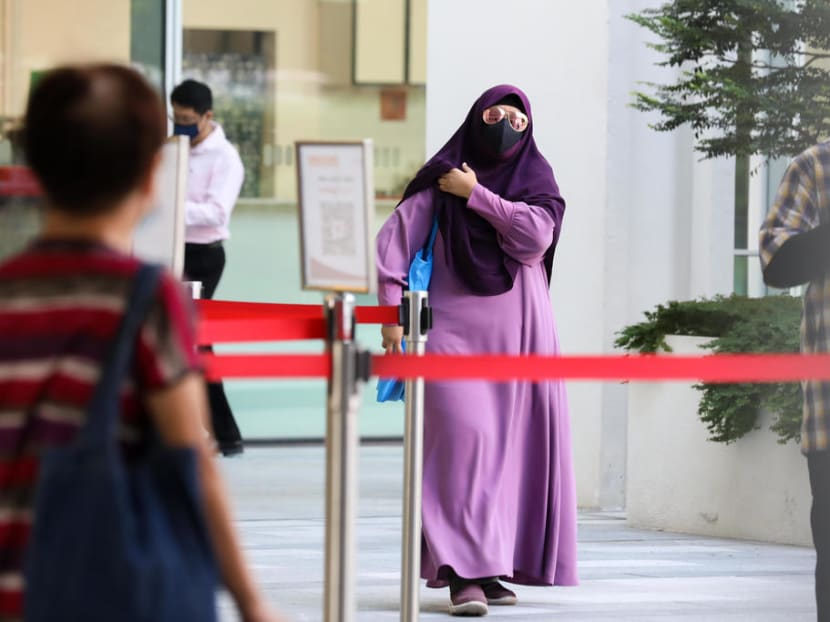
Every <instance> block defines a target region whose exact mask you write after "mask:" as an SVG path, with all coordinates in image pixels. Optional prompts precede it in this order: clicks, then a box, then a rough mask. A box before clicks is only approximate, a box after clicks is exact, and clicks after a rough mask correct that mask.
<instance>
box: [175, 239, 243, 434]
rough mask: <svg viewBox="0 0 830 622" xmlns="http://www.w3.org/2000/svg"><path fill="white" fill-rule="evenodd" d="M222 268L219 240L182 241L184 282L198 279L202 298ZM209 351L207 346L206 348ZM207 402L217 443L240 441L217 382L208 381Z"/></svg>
mask: <svg viewBox="0 0 830 622" xmlns="http://www.w3.org/2000/svg"><path fill="white" fill-rule="evenodd" d="M224 270H225V249H224V247H223V246H222V244H221V243H215V244H185V245H184V273H185V278H186V280H188V281H201V282H202V298H207V299H211V298H213V294H214V292H215V291H216V287H217V285H219V279H221V278H222V272H223V271H224ZM207 349H208V350H210V347H208V348H207ZM207 388H208V401H209V403H210V419H211V423H212V424H213V433H214V435H215V436H216V441H217V442H218V443H219V446H220V447H222V446H224V445H232V444H234V443H238V442H239V441H241V440H242V436H241V435H240V433H239V427H238V426H237V425H236V420H235V419H234V418H233V413H232V412H231V406H230V404H229V403H228V398H227V397H226V396H225V388H224V387H223V386H222V383H221V382H209V383H208V385H207Z"/></svg>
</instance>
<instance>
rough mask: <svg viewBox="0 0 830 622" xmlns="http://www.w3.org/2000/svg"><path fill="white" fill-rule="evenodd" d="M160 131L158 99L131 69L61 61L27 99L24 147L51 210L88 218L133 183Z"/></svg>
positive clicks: (163, 128)
mask: <svg viewBox="0 0 830 622" xmlns="http://www.w3.org/2000/svg"><path fill="white" fill-rule="evenodd" d="M166 134H167V122H166V118H165V114H164V105H163V102H162V100H161V97H160V96H159V95H158V94H157V93H156V91H154V90H153V87H151V86H150V85H149V84H148V83H147V81H146V80H145V79H144V78H142V77H141V75H139V74H138V73H137V72H136V71H135V70H133V69H130V68H129V67H124V66H121V65H112V64H96V65H82V66H67V67H61V68H58V69H54V70H52V71H50V72H49V73H48V74H46V75H45V76H44V77H43V78H42V79H41V80H39V81H38V83H37V86H35V88H34V89H33V91H32V93H31V95H30V96H29V102H28V105H27V107H26V117H25V120H24V127H23V149H24V152H25V156H26V160H27V163H28V164H29V166H30V167H31V168H32V170H33V171H34V173H35V175H36V176H37V178H38V179H39V180H40V183H41V185H42V186H43V190H44V192H45V194H46V196H47V198H48V199H49V200H50V201H51V202H52V203H53V204H54V206H55V207H56V208H58V209H61V210H62V211H66V212H72V213H74V214H78V215H92V214H97V213H103V212H106V211H108V210H110V209H112V207H114V205H115V203H117V202H118V201H119V200H121V199H123V198H124V197H126V196H127V195H128V194H129V193H130V192H132V191H133V190H134V189H136V188H137V187H138V185H139V184H140V183H141V181H142V180H143V179H144V178H145V177H146V175H147V174H148V173H149V172H150V168H151V166H152V163H153V160H154V158H155V157H156V154H157V153H158V151H159V149H160V148H161V145H162V144H163V143H164V139H165V136H166Z"/></svg>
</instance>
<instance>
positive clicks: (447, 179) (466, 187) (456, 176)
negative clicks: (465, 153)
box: [438, 162, 478, 199]
mask: <svg viewBox="0 0 830 622" xmlns="http://www.w3.org/2000/svg"><path fill="white" fill-rule="evenodd" d="M461 169H462V170H459V169H457V168H454V169H451V170H450V171H448V172H447V173H446V174H444V175H442V176H441V177H439V178H438V187H439V188H440V189H441V191H442V192H448V193H450V194H454V195H455V196H457V197H461V198H462V199H469V198H470V194H472V192H473V188H475V186H476V184H477V183H478V178H477V177H476V174H475V172H474V171H473V169H471V168H470V167H469V166H467V163H466V162H464V163H463V164H462V165H461Z"/></svg>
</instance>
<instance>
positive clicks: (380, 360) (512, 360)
mask: <svg viewBox="0 0 830 622" xmlns="http://www.w3.org/2000/svg"><path fill="white" fill-rule="evenodd" d="M203 361H204V364H205V368H206V371H207V375H208V378H210V379H219V378H328V377H329V370H330V365H329V362H328V357H327V356H326V355H325V354H303V355H277V354H251V355H248V354H234V355H221V356H216V355H211V354H208V355H205V357H204V359H203ZM372 375H374V376H379V377H386V378H424V379H426V380H465V379H467V380H469V379H478V380H492V381H500V380H528V381H540V380H551V379H554V378H561V379H565V380H593V381H608V380H615V381H629V380H631V381H646V382H653V381H670V380H674V381H689V380H694V381H701V382H719V383H723V382H798V381H800V380H805V379H814V380H830V355H799V354H763V355H762V354H710V355H706V356H678V355H653V354H651V355H640V356H618V355H606V356H506V355H504V356H503V355H485V356H482V355H478V356H476V355H450V354H426V355H424V356H383V355H379V356H373V357H372Z"/></svg>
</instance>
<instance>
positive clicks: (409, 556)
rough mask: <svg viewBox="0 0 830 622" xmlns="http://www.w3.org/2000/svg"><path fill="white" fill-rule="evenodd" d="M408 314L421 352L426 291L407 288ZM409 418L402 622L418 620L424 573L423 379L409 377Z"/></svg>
mask: <svg viewBox="0 0 830 622" xmlns="http://www.w3.org/2000/svg"><path fill="white" fill-rule="evenodd" d="M406 298H407V299H408V300H409V318H408V326H407V327H405V328H406V329H407V330H406V331H405V332H406V333H407V337H406V351H407V354H409V355H412V356H421V355H423V354H424V352H425V350H426V341H427V334H426V331H427V328H428V326H427V325H426V324H424V323H422V309H423V310H425V311H424V313H427V312H428V310H427V301H428V295H427V292H412V291H410V292H407V293H406ZM405 386H406V389H405V393H406V421H405V423H404V455H403V465H404V466H403V469H404V470H403V487H404V497H403V543H402V547H401V622H416V621H417V620H418V610H419V603H418V601H419V591H420V577H421V480H422V476H423V455H424V379H423V378H411V379H408V380H407V381H406V385H405Z"/></svg>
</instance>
